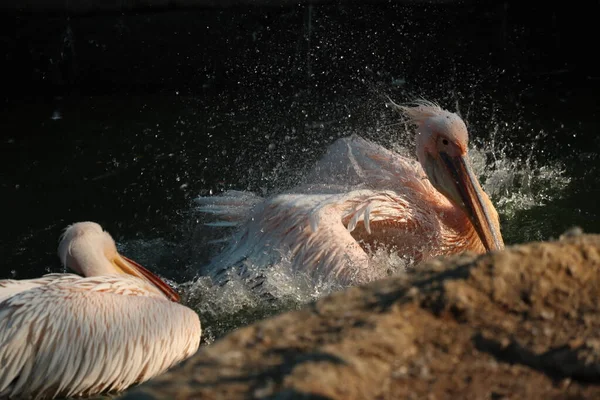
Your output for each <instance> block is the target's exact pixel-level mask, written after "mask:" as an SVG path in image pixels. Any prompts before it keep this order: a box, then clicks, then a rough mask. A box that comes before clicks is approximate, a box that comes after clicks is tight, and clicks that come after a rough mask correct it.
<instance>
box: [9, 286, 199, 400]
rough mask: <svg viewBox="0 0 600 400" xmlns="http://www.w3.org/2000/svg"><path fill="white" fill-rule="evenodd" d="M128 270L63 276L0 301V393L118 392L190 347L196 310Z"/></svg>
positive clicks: (196, 321)
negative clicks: (124, 273) (147, 285)
mask: <svg viewBox="0 0 600 400" xmlns="http://www.w3.org/2000/svg"><path fill="white" fill-rule="evenodd" d="M144 285H145V283H144V282H143V281H141V280H140V279H138V278H135V277H124V276H122V275H119V276H116V275H108V276H101V277H90V278H81V277H77V276H76V275H64V276H63V278H62V279H56V278H55V279H52V281H51V282H50V283H48V284H46V285H39V286H36V287H33V288H30V289H29V290H25V291H21V292H19V293H17V294H15V295H12V296H11V297H9V298H5V299H4V300H3V301H1V302H0V365H2V368H0V398H3V397H5V396H19V397H28V396H32V397H36V396H41V395H42V394H43V396H44V397H51V396H53V395H56V396H66V397H70V396H79V395H86V394H92V393H99V392H108V391H120V390H123V389H125V388H126V387H128V386H130V385H132V384H135V383H138V382H143V381H145V380H147V379H149V378H151V377H153V376H155V375H157V374H159V373H161V372H162V371H164V370H166V369H167V368H169V367H170V366H172V365H174V364H175V363H177V362H179V361H180V360H182V359H184V358H186V357H188V356H190V355H191V354H193V353H194V352H195V351H196V349H197V348H198V345H199V341H200V321H199V318H198V316H197V314H196V313H195V312H194V311H192V310H190V309H188V308H186V307H184V306H182V305H179V304H177V303H174V302H171V301H169V300H166V299H165V298H164V296H162V295H161V294H160V293H159V292H158V291H156V290H148V289H147V288H145V287H144Z"/></svg>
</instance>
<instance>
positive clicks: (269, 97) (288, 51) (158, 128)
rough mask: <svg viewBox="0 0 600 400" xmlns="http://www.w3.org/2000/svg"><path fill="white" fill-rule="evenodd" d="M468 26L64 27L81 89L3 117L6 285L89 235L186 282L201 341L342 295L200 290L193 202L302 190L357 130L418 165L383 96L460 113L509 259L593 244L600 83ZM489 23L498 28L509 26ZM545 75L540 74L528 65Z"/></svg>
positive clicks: (229, 20) (447, 17)
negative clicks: (86, 229) (547, 245)
mask: <svg viewBox="0 0 600 400" xmlns="http://www.w3.org/2000/svg"><path fill="white" fill-rule="evenodd" d="M452 10H456V9H451V11H452ZM476 11H477V10H475V11H471V14H466V15H462V14H461V13H462V11H460V10H459V11H452V12H447V10H446V11H444V9H440V10H438V9H435V8H434V9H432V10H430V11H427V10H425V11H423V10H420V11H419V10H418V9H416V8H407V9H398V8H391V9H389V10H388V9H385V8H383V7H372V8H369V7H365V8H361V9H358V10H355V9H353V8H351V7H341V8H339V9H336V8H335V7H333V8H332V7H329V8H327V7H317V6H313V7H312V8H310V10H309V9H303V8H292V9H269V10H268V11H264V10H261V9H260V8H254V9H251V10H249V11H248V10H246V11H244V12H238V13H235V12H233V11H231V12H229V11H219V12H216V11H214V12H212V13H211V12H206V13H199V12H192V13H187V14H186V13H177V12H175V13H173V14H168V15H163V16H161V15H153V14H150V15H127V16H122V17H115V16H112V17H111V16H101V17H97V18H95V19H94V18H92V19H87V20H85V19H79V20H78V19H73V20H71V21H70V25H69V29H66V28H65V27H63V28H61V29H59V30H57V31H58V32H63V33H64V32H69V34H68V37H69V38H70V39H69V40H72V41H71V42H69V49H74V51H75V50H76V53H73V54H76V55H77V61H78V64H77V65H78V68H79V71H80V72H79V75H69V73H65V74H66V75H65V76H71V77H72V76H75V78H73V79H79V83H78V85H75V88H76V89H77V90H67V89H68V88H69V87H70V86H69V84H65V85H66V86H60V85H58V86H56V87H58V89H56V87H55V86H52V85H50V89H48V86H43V90H42V89H40V91H39V92H37V91H36V90H37V89H35V88H34V89H31V88H29V87H22V88H21V89H22V90H23V91H24V93H25V94H14V95H10V96H9V94H6V101H5V102H4V103H3V104H4V107H3V109H2V110H1V112H0V132H1V133H2V136H1V139H2V142H1V147H0V148H1V149H2V153H1V154H2V157H1V159H0V166H1V168H0V171H1V172H2V176H1V180H0V198H2V206H3V210H4V215H3V219H2V221H3V229H2V231H1V232H0V255H1V256H2V260H3V264H2V266H1V267H0V279H1V278H16V279H24V278H30V277H35V276H39V275H40V274H42V273H46V272H51V271H52V272H57V271H62V267H61V266H60V265H59V263H58V259H57V257H56V247H57V245H58V237H59V235H60V233H61V230H62V229H63V228H64V227H65V226H66V225H68V224H70V223H72V222H75V221H80V220H93V221H97V222H99V223H100V224H102V225H103V226H104V227H105V229H107V230H108V231H109V232H110V233H111V234H112V235H113V237H114V238H115V239H116V240H117V242H118V245H119V249H120V250H121V251H122V252H123V253H124V254H126V255H128V256H129V257H131V258H133V259H136V260H138V261H140V263H142V264H143V265H145V266H146V267H148V268H150V269H152V270H155V271H158V272H159V273H160V274H161V275H163V276H164V277H165V278H167V279H170V280H172V281H173V282H175V283H176V284H178V285H179V289H180V290H181V291H182V293H183V299H184V302H185V303H186V304H188V305H190V306H191V307H193V308H194V309H196V310H197V311H198V312H199V313H200V314H201V318H202V321H203V326H204V327H205V334H204V341H205V343H210V342H211V341H213V340H214V339H215V338H218V337H220V336H221V335H223V334H224V333H226V332H228V331H230V330H231V329H234V328H236V327H239V326H242V325H245V324H247V323H250V322H252V321H254V320H256V319H259V318H263V317H265V316H268V315H272V314H273V313H276V312H279V311H282V310H287V309H293V308H297V307H301V306H302V305H303V304H304V303H306V302H307V301H311V300H313V299H316V298H318V297H320V296H322V295H324V294H326V293H329V292H331V291H333V290H338V289H340V288H339V287H335V286H333V287H332V286H328V285H327V284H326V283H323V284H322V285H317V286H313V285H310V284H309V283H308V282H307V280H306V278H305V277H303V276H302V275H295V276H294V275H290V274H289V273H288V272H287V271H286V268H285V267H286V265H285V262H283V263H282V264H281V265H277V266H275V267H274V268H273V270H272V271H271V272H270V273H269V274H268V280H269V284H270V285H271V288H272V290H271V291H270V293H271V297H270V298H266V299H265V298H264V297H259V296H256V294H255V293H253V292H251V291H248V290H246V288H245V285H244V282H236V281H235V280H234V281H232V282H231V283H230V284H228V285H227V286H225V287H223V288H221V287H215V286H214V285H212V283H211V282H210V281H209V280H208V279H207V278H202V277H200V278H197V274H198V271H199V269H200V267H201V266H202V265H203V264H204V263H206V262H207V260H208V259H209V257H210V251H213V250H214V246H213V247H210V246H208V245H207V244H206V241H207V240H209V238H208V237H207V236H205V235H206V232H207V231H205V230H204V231H203V230H199V229H198V226H199V224H200V223H201V222H202V220H201V219H200V217H199V215H198V214H197V213H196V212H195V205H194V199H195V198H196V197H197V196H199V195H207V194H209V193H218V192H221V191H223V190H227V189H236V190H250V191H253V192H255V193H257V194H259V195H261V196H268V195H271V194H274V193H277V192H279V191H282V190H285V189H288V188H290V187H293V186H294V184H296V183H297V182H298V181H299V180H300V178H301V177H302V175H303V174H304V173H305V172H306V171H307V170H308V169H309V168H310V166H311V165H312V163H313V162H314V161H316V160H317V159H318V158H319V157H320V156H321V155H322V154H323V153H324V151H325V149H326V147H327V145H328V144H330V143H332V142H333V141H335V140H336V139H337V138H339V137H343V136H347V135H350V134H360V135H362V136H364V137H366V138H369V139H371V140H374V141H376V142H378V143H381V144H383V145H385V146H386V147H388V148H392V149H394V150H396V151H399V152H402V153H404V154H412V140H413V139H412V136H411V135H408V134H406V133H405V129H404V126H403V125H402V124H398V118H397V115H395V114H394V113H393V112H391V110H390V109H388V108H386V107H385V103H386V101H387V96H391V97H392V98H393V99H394V100H396V101H405V100H408V99H410V98H411V97H412V96H414V95H422V96H424V97H425V98H427V99H430V100H434V101H438V102H440V103H442V105H443V106H444V107H447V108H449V109H451V110H456V109H458V110H459V111H460V113H461V115H462V116H463V117H464V118H465V119H466V121H467V122H468V126H469V130H470V133H471V137H472V143H471V157H472V159H473V162H474V165H475V170H476V172H477V173H478V175H479V176H480V177H481V181H482V184H483V186H484V188H485V190H486V191H487V192H488V193H489V194H490V195H491V197H492V200H493V202H494V203H495V204H496V205H497V208H498V211H499V213H500V215H501V223H502V231H503V235H504V237H505V242H506V244H507V245H509V244H513V243H521V242H524V241H530V240H546V239H551V238H556V237H558V236H559V235H560V234H561V233H562V232H563V231H565V230H566V229H568V228H570V227H571V226H573V225H579V226H581V227H582V228H583V229H584V231H586V232H597V231H598V228H599V224H598V222H599V218H598V217H599V214H598V211H597V209H596V198H598V195H600V193H599V190H598V188H599V187H600V186H599V185H598V183H599V182H598V176H599V175H598V167H599V166H600V162H599V161H600V160H599V158H598V154H599V152H598V149H599V146H600V142H599V139H598V136H597V132H598V122H597V121H598V115H599V111H600V110H599V109H600V105H599V104H600V103H598V102H597V101H596V100H597V93H598V92H597V89H598V81H597V80H594V79H592V78H593V76H591V75H589V73H588V71H581V70H577V68H575V67H573V68H572V70H573V71H575V72H573V73H569V72H567V73H560V72H559V73H556V74H546V72H552V71H558V70H560V68H562V66H561V65H562V64H561V62H562V61H561V60H562V59H560V57H561V55H560V54H559V53H558V52H556V53H551V52H550V51H549V50H548V49H549V48H550V47H551V45H552V43H550V44H548V39H546V38H543V37H541V38H540V39H539V41H538V42H535V41H533V39H531V37H529V39H528V40H529V41H527V40H524V39H523V40H521V39H520V38H521V36H522V35H523V32H527V31H526V30H524V28H523V26H522V22H519V20H514V19H511V20H510V21H509V22H510V23H509V25H510V24H512V25H511V26H512V28H511V26H509V27H507V28H506V29H507V31H505V32H504V33H503V34H504V35H506V37H504V38H503V37H501V36H502V35H501V34H500V33H502V32H501V30H498V31H497V32H500V33H498V34H496V33H494V35H497V36H493V37H487V39H486V40H487V41H486V40H483V39H482V38H481V37H480V35H479V32H477V29H478V28H477V27H476V26H474V25H473V24H467V22H469V21H472V15H473V13H476ZM428 12H430V13H434V14H435V15H436V18H434V19H431V18H429V17H428V15H425V16H423V13H424V14H427V13H428ZM477 12H479V11H477ZM388 15H389V16H388ZM440 15H443V16H444V19H442V18H437V17H439V16H440ZM309 17H310V18H309ZM482 18H484V17H482ZM485 18H488V19H485V21H487V22H489V23H490V24H491V25H490V28H489V29H490V31H491V32H496V30H494V29H493V28H494V26H496V25H494V24H496V23H497V24H501V23H502V18H501V16H499V17H497V18H496V17H495V16H491V17H490V16H488V17H485ZM307 20H310V23H309V22H307ZM174 21H175V22H176V23H175V22H174ZM382 21H384V22H382ZM432 21H433V22H432ZM490 21H491V22H490ZM494 21H496V22H494ZM59 22H60V21H59ZM59 22H56V23H57V24H59ZM519 24H521V25H519ZM87 25H89V26H90V27H89V28H86V27H87ZM157 25H159V26H161V27H162V31H156V32H158V33H155V31H154V30H152V29H149V27H156V26H157ZM23 26H25V28H23V27H21V28H22V29H25V30H26V25H23ZM32 26H35V24H33V25H32ZM174 26H177V27H178V28H174ZM221 26H222V27H221ZM457 26H460V27H462V28H461V29H462V30H457V28H456V27H457ZM204 27H206V29H205V28H204ZM153 29H154V28H153ZM203 29H205V31H204V30H203ZM96 31H98V32H100V33H97V34H96V33H95V32H96ZM138 31H139V32H141V33H139V36H135V34H136V33H135V32H138ZM114 32H116V33H115V34H114V35H115V36H111V35H113V33H114ZM127 32H129V33H127ZM131 32H133V33H131ZM165 32H166V33H165ZM174 32H175V33H176V34H177V35H175V33H174ZM188 32H190V34H189V35H188ZM531 32H534V30H533V28H532V29H531ZM63 33H60V34H59V35H58V36H60V35H63ZM184 33H185V35H184ZM167 34H170V35H175V36H177V38H175V37H174V36H173V37H171V38H170V40H171V41H170V42H169V43H170V45H169V46H163V44H162V42H161V41H160V40H163V39H160V40H159V39H157V37H159V36H160V35H163V37H165V39H164V40H165V41H168V40H169V37H168V36H165V35H167ZM40 35H41V34H40ZM127 35H130V36H127ZM532 35H533V34H532ZM182 36H185V37H186V38H188V37H191V38H192V39H181V40H179V38H180V37H182ZM140 37H141V38H142V39H143V43H142V41H141V40H139V38H140ZM119 40H121V41H122V42H119ZM194 40H196V41H200V42H201V43H195V42H194V43H192V44H190V41H192V42H193V41H194ZM59 42H60V43H61V46H63V43H65V42H64V41H62V40H61V41H59ZM73 43H74V45H73ZM502 43H504V45H502ZM540 43H541V44H540ZM21 45H22V46H25V48H26V49H27V46H30V48H29V50H30V51H31V52H32V53H35V51H38V50H39V49H38V48H36V44H21ZM73 46H75V47H73ZM138 46H139V49H138ZM502 46H504V47H502ZM115 48H116V49H119V51H113V50H114V49H115ZM190 49H191V50H190ZM198 49H201V50H202V51H201V50H198ZM502 49H504V50H502ZM492 50H493V51H492ZM503 51H504V53H503ZM136 52H137V53H136ZM130 53H131V54H130ZM140 53H142V56H143V57H141V56H140V57H139V58H136V55H140ZM64 54H67V53H64ZM69 54H70V53H69ZM123 54H127V56H126V57H125V58H119V57H118V56H119V55H123ZM159 54H160V55H162V56H161V57H159V56H158V55H159ZM499 54H504V55H505V56H506V59H507V60H512V59H517V60H519V62H515V63H511V62H508V61H503V58H502V57H500V55H499ZM532 54H534V55H536V57H538V59H539V60H541V61H539V60H538V61H539V62H538V64H535V63H533V62H531V63H530V62H528V57H529V56H531V55H532ZM154 56H156V57H154ZM65 57H66V56H65ZM69 57H71V56H69ZM186 57H187V58H186ZM510 57H513V58H512V59H511V58H510ZM575 61H576V60H575ZM575 61H573V62H575ZM540 63H542V64H543V65H544V71H543V72H544V74H541V73H539V74H538V72H539V68H538V66H532V65H534V64H535V65H539V64H540ZM68 65H72V64H68ZM576 65H577V64H576ZM559 67H560V68H559ZM102 68H105V69H108V70H109V71H110V69H111V68H112V69H115V70H116V72H115V73H114V74H113V73H103V72H102ZM145 69H147V70H148V71H145ZM67 70H69V69H67ZM131 71H133V72H131ZM40 74H41V72H40ZM15 76H17V77H18V76H20V75H19V74H18V73H16V72H15ZM37 76H38V75H35V77H37ZM40 76H41V75H40ZM188 78H189V79H188ZM32 79H33V78H32ZM35 79H37V78H35ZM36 82H38V83H40V82H42V83H40V84H43V85H47V83H44V82H47V80H45V81H44V80H42V78H39V81H36ZM148 82H151V83H152V82H154V83H155V84H156V85H155V86H153V85H151V84H150V83H148ZM121 84H122V85H128V86H127V88H126V89H127V90H125V89H123V90H119V89H118V86H119V85H121ZM144 84H148V86H147V87H145V86H144ZM61 85H62V84H61ZM104 85H106V89H105V90H103V86H104ZM32 86H33V84H32ZM157 86H158V87H159V88H158V89H157ZM65 88H66V89H65ZM86 88H87V89H86ZM373 257H374V259H375V260H377V261H376V263H377V264H378V265H380V266H381V269H382V270H385V271H389V273H402V271H403V269H404V268H405V267H406V266H407V264H406V261H405V260H402V259H400V258H398V257H397V255H395V254H388V253H385V252H382V251H379V252H376V253H375V254H374V255H373ZM196 279H199V283H196V284H195V285H192V283H191V282H193V281H195V280H196Z"/></svg>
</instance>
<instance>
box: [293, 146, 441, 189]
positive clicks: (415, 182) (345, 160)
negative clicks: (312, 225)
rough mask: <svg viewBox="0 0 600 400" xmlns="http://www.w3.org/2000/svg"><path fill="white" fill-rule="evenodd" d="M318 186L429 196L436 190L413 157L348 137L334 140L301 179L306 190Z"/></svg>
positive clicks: (318, 187)
mask: <svg viewBox="0 0 600 400" xmlns="http://www.w3.org/2000/svg"><path fill="white" fill-rule="evenodd" d="M322 185H328V186H330V187H331V188H336V187H337V188H339V190H340V191H348V190H350V189H352V188H354V189H356V188H360V187H362V188H368V189H372V190H393V191H396V192H398V193H406V192H408V191H412V192H416V193H421V194H426V195H428V196H429V195H431V193H437V191H436V190H435V189H434V188H433V187H432V186H431V183H430V182H429V180H428V179H427V175H426V174H425V172H424V171H423V168H422V167H421V165H420V164H419V162H418V161H417V160H416V159H413V158H407V157H404V156H402V155H400V154H398V153H396V152H393V151H390V150H388V149H386V148H385V147H383V146H381V145H379V144H376V143H373V142H371V141H369V140H366V139H363V138H361V137H360V136H356V135H353V136H350V137H345V138H341V139H338V140H336V141H335V142H334V143H333V144H331V145H330V146H329V148H328V149H327V152H326V153H325V155H324V156H323V157H322V158H321V159H320V160H319V161H318V162H317V163H316V164H315V166H314V167H313V168H312V169H311V171H310V172H309V173H308V174H307V175H306V177H305V179H304V185H303V188H304V189H305V191H306V192H315V191H319V192H320V191H322V190H323V188H322Z"/></svg>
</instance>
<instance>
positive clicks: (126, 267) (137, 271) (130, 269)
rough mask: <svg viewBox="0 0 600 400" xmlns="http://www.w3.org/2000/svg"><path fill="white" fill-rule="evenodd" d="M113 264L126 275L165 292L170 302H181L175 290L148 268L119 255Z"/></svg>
mask: <svg viewBox="0 0 600 400" xmlns="http://www.w3.org/2000/svg"><path fill="white" fill-rule="evenodd" d="M113 263H114V264H115V265H116V266H117V267H118V268H119V269H120V270H122V271H123V272H124V273H126V274H129V275H133V276H135V277H138V278H141V279H143V280H145V281H147V282H150V283H151V284H153V285H154V286H156V287H157V288H158V289H159V290H160V291H161V292H163V293H164V294H165V296H167V298H168V299H169V300H171V301H175V302H179V300H180V297H179V294H177V292H176V291H175V290H173V289H172V288H171V287H170V286H169V285H167V284H166V283H165V282H164V281H163V280H162V279H160V278H159V277H158V276H156V275H154V274H153V273H152V272H150V271H148V270H147V269H146V268H144V267H142V266H141V265H140V264H138V263H137V262H135V261H133V260H131V259H129V258H127V257H125V256H123V255H121V254H118V253H117V255H116V257H115V258H114V259H113Z"/></svg>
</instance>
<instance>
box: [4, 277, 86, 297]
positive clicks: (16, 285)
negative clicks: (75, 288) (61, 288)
mask: <svg viewBox="0 0 600 400" xmlns="http://www.w3.org/2000/svg"><path fill="white" fill-rule="evenodd" d="M67 276H73V277H75V278H80V276H77V275H72V274H47V275H44V276H42V277H41V278H37V279H22V280H13V279H3V280H0V303H2V301H4V300H5V299H7V298H9V297H11V296H14V295H15V294H17V293H20V292H24V291H26V290H29V289H33V288H36V287H40V286H45V285H47V284H49V283H51V282H53V281H55V280H57V279H65V277H67Z"/></svg>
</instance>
